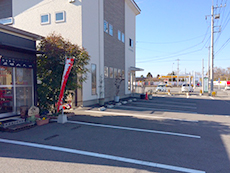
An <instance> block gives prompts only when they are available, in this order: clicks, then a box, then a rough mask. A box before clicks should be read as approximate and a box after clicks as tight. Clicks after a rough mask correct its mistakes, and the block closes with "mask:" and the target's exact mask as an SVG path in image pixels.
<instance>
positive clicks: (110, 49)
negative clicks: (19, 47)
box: [0, 0, 140, 105]
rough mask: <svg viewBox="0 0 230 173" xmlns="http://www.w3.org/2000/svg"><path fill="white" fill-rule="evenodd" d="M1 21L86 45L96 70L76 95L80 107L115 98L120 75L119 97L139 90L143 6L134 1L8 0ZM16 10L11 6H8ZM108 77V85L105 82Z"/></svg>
mask: <svg viewBox="0 0 230 173" xmlns="http://www.w3.org/2000/svg"><path fill="white" fill-rule="evenodd" d="M0 7H1V9H5V10H3V11H1V12H0V23H4V24H8V25H12V26H13V27H16V28H19V29H23V30H25V31H29V32H32V33H36V34H38V35H41V36H44V37H46V36H47V35H49V34H51V33H53V32H55V33H56V34H61V36H62V37H64V38H65V39H68V40H69V41H71V42H72V43H74V44H78V45H79V46H82V47H84V48H86V50H87V51H88V52H89V55H90V57H91V60H90V64H89V65H88V66H87V68H88V69H89V70H90V73H89V74H88V75H87V76H88V78H87V80H86V82H84V83H83V87H82V89H81V90H79V89H78V90H77V93H76V105H82V104H83V105H90V104H94V103H97V102H98V99H99V97H101V98H104V99H105V101H109V100H113V98H114V96H115V77H116V76H117V75H118V74H121V75H122V76H123V78H124V81H123V82H122V83H121V87H120V92H119V96H120V97H121V98H122V97H127V96H129V95H130V94H131V93H132V92H133V88H134V87H133V85H132V84H133V82H134V81H135V71H137V70H140V69H139V68H136V67H135V51H136V48H135V42H136V37H135V34H136V32H135V28H136V16H137V15H138V14H140V8H139V7H138V6H137V4H136V3H135V1H134V0H30V1H28V0H2V1H0ZM6 9H10V10H6ZM100 81H102V86H99V85H100V84H101V82H100Z"/></svg>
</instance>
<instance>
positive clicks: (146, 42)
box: [136, 34, 206, 44]
mask: <svg viewBox="0 0 230 173" xmlns="http://www.w3.org/2000/svg"><path fill="white" fill-rule="evenodd" d="M204 35H206V34H204ZM204 35H200V36H197V37H194V38H190V39H187V40H180V41H172V42H148V41H137V42H136V43H143V44H174V43H182V42H187V41H191V40H195V39H197V38H200V37H203V36H204Z"/></svg>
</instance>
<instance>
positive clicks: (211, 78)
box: [210, 1, 214, 94]
mask: <svg viewBox="0 0 230 173" xmlns="http://www.w3.org/2000/svg"><path fill="white" fill-rule="evenodd" d="M213 15H214V6H213V1H212V9H211V47H210V54H211V57H210V60H211V68H210V82H211V83H210V94H211V93H212V91H213V79H214V73H213V70H214V69H213V68H214V50H213V48H214V45H213V44H214V16H213Z"/></svg>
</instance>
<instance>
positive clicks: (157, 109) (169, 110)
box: [120, 105, 197, 114]
mask: <svg viewBox="0 0 230 173" xmlns="http://www.w3.org/2000/svg"><path fill="white" fill-rule="evenodd" d="M120 107H121V108H130V109H138V110H140V109H141V110H152V111H165V112H181V113H191V114H197V113H196V112H192V111H183V110H173V109H162V108H144V107H138V106H127V105H126V106H120Z"/></svg>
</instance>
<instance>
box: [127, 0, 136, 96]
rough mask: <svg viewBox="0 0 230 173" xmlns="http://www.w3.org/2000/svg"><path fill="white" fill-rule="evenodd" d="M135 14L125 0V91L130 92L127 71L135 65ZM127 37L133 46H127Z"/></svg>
mask: <svg viewBox="0 0 230 173" xmlns="http://www.w3.org/2000/svg"><path fill="white" fill-rule="evenodd" d="M135 27H136V15H135V13H134V11H133V10H132V9H131V7H130V6H129V4H128V3H127V2H126V1H125V75H126V76H125V93H126V94H130V93H131V90H128V73H129V68H130V66H133V67H135V65H136V63H135V61H136V60H135V52H136V44H135V43H136V35H135V33H136V28H135ZM129 38H131V39H132V40H133V48H131V47H130V46H129Z"/></svg>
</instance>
